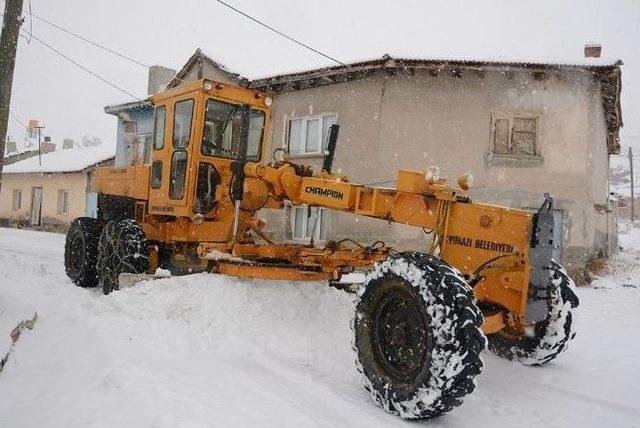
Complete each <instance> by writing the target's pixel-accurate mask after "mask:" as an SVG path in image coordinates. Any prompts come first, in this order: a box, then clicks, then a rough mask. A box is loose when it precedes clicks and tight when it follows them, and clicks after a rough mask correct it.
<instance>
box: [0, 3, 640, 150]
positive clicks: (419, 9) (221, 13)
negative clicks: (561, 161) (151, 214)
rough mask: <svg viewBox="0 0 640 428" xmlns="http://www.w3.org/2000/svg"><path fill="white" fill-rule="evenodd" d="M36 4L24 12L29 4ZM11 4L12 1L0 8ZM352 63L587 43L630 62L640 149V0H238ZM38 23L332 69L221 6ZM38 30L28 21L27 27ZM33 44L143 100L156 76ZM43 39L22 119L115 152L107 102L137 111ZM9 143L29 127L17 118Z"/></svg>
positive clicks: (20, 102) (19, 83)
mask: <svg viewBox="0 0 640 428" xmlns="http://www.w3.org/2000/svg"><path fill="white" fill-rule="evenodd" d="M24 1H25V10H27V5H28V3H29V0H24ZM0 2H3V0H0ZM228 2H229V3H231V4H233V5H235V6H237V7H238V8H240V9H242V10H244V11H245V12H247V13H249V14H251V15H253V16H255V17H257V18H260V19H261V20H263V21H265V22H266V23H268V24H270V25H272V26H274V27H276V28H278V29H280V30H282V31H284V32H285V33H288V34H290V35H292V36H294V37H295V38H297V39H299V40H301V41H304V42H305V43H307V44H309V45H311V46H313V47H315V48H317V49H318V50H321V51H323V52H325V53H327V54H329V55H331V56H333V57H335V58H338V59H339V60H341V61H353V60H360V59H368V58H374V57H380V56H381V55H382V54H384V53H390V54H391V55H393V56H406V57H422V58H442V57H451V58H474V59H496V60H510V59H517V60H532V61H545V60H549V61H568V62H571V61H580V62H583V61H584V59H583V52H582V50H583V46H584V44H585V43H586V42H598V43H601V44H602V45H603V58H607V59H612V60H615V59H622V60H623V61H624V63H625V65H624V67H623V90H622V93H623V116H624V121H625V127H624V129H623V132H622V135H623V141H622V143H623V145H624V144H625V143H628V142H633V143H634V145H635V146H636V147H638V149H639V150H640V50H639V49H638V47H637V43H638V41H639V40H640V0H608V1H604V0H539V1H536V2H521V1H513V0H468V1H414V0H397V1H393V2H391V1H378V0H375V1H374V0H354V1H346V0H324V1H322V2H302V1H299V0H272V1H264V0H263V1H260V0H243V1H240V0H228ZM31 6H32V10H33V12H34V13H36V14H37V15H39V16H42V17H43V18H47V19H49V20H51V21H53V22H55V23H57V24H59V25H61V26H64V27H66V28H68V29H70V30H73V31H74V32H76V33H79V34H82V35H83V36H85V37H87V38H89V39H91V40H94V41H97V42H99V43H101V44H103V45H105V46H108V47H110V48H113V49H115V50H117V51H120V52H122V53H124V54H127V55H129V56H131V57H134V58H136V59H138V60H140V61H142V62H144V63H146V64H162V65H166V66H169V67H172V68H180V67H181V66H182V65H183V64H184V62H185V61H186V60H187V59H188V57H189V56H190V55H191V54H192V53H193V52H194V50H195V49H196V48H198V47H200V48H202V49H203V50H204V51H205V52H206V53H207V54H208V55H210V56H211V57H213V58H214V59H217V60H219V61H220V62H222V63H224V64H226V65H227V66H228V67H229V68H231V69H232V70H234V69H235V71H238V72H240V73H242V74H245V75H247V76H248V77H260V76H266V75H271V74H277V73H279V72H283V71H295V70H301V69H308V68H312V67H317V66H323V65H328V64H329V63H328V61H327V60H326V59H324V58H322V57H320V56H318V55H316V54H314V53H312V52H309V51H307V50H305V49H303V48H301V47H299V46H297V45H294V44H292V43H291V42H289V41H287V40H285V39H283V38H281V37H279V36H277V35H275V34H273V33H270V32H268V31H267V30H265V29H264V28H262V27H259V26H258V25H256V24H255V23H252V22H251V21H248V20H247V19H246V18H244V17H241V16H239V15H236V14H234V13H233V12H231V11H230V10H228V9H226V8H224V7H223V6H221V5H220V4H218V3H217V2H215V1H213V0H181V1H168V0H155V1H154V0H137V1H132V0H111V1H108V2H104V1H88V0H49V1H45V0H31ZM23 28H24V29H25V30H28V29H29V24H28V18H27V22H26V23H25V25H24V27H23ZM33 34H34V35H36V36H37V37H39V38H41V39H43V40H45V41H46V42H47V43H49V44H51V45H52V46H54V47H56V48H57V49H59V50H61V51H62V52H64V53H65V54H67V55H68V56H70V57H72V58H73V59H75V60H77V61H78V62H80V63H82V64H83V65H85V66H86V67H87V68H89V69H91V70H92V71H94V72H96V73H98V74H100V75H102V76H103V77H105V78H107V79H108V80H110V81H113V82H115V83H117V84H118V85H119V86H121V87H123V88H124V89H126V90H127V91H129V92H131V93H134V94H136V95H138V96H140V97H144V96H145V95H146V79H147V71H146V69H144V68H143V67H140V66H138V65H135V64H133V63H130V62H127V61H124V60H122V59H120V58H118V57H116V56H113V55H111V54H108V53H106V52H104V51H102V50H99V49H96V48H94V47H92V46H89V45H87V44H85V43H84V42H82V41H80V40H77V39H75V38H73V37H71V36H69V35H67V34H64V33H62V32H60V31H58V30H55V29H53V28H51V27H49V26H48V25H46V24H44V23H42V22H40V21H38V20H36V19H34V21H33ZM128 100H129V98H128V97H127V96H126V95H124V94H122V93H120V92H118V91H117V90H115V89H113V88H111V87H109V86H107V85H106V84H104V83H103V82H100V81H99V80H97V79H95V78H94V77H92V76H90V75H89V74H87V73H85V72H84V71H82V70H79V69H78V68H76V67H75V66H74V65H72V64H70V63H69V62H67V61H66V60H64V59H62V58H60V57H58V56H56V55H55V54H54V53H52V52H51V51H49V50H47V49H46V48H44V47H42V46H41V45H40V44H39V43H38V42H36V41H35V40H32V41H31V43H27V41H26V40H25V39H24V38H21V39H20V42H19V47H18V58H17V62H16V71H15V80H14V86H13V97H12V103H11V111H12V113H13V114H15V115H16V116H17V117H18V118H20V119H21V120H23V121H25V122H26V121H27V120H28V119H30V118H34V119H39V120H41V121H42V122H44V124H45V126H46V131H45V133H46V134H49V135H51V136H52V137H53V140H54V141H55V142H58V143H60V142H61V141H62V138H65V137H70V138H73V139H75V140H79V139H80V138H81V137H82V135H84V134H88V135H97V136H99V137H101V138H103V139H104V140H105V141H107V142H112V143H113V142H114V140H115V133H116V132H115V129H116V120H115V118H113V117H112V116H108V115H106V114H105V113H104V112H103V106H104V105H107V104H113V103H119V102H123V101H128ZM9 134H10V135H12V136H14V137H16V138H17V139H18V140H20V139H21V138H22V136H23V135H24V129H23V128H21V126H20V125H19V124H18V123H17V121H16V120H15V119H13V118H12V119H10V127H9Z"/></svg>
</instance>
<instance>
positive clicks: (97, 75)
mask: <svg viewBox="0 0 640 428" xmlns="http://www.w3.org/2000/svg"><path fill="white" fill-rule="evenodd" d="M0 15H2V14H0ZM31 37H32V38H33V40H35V41H37V42H38V43H40V44H41V45H43V46H45V47H46V48H48V49H49V50H51V51H53V52H55V53H56V54H58V55H59V56H61V57H62V58H64V59H66V60H67V61H69V62H70V63H72V64H73V65H75V66H76V67H78V68H80V69H81V70H83V71H85V72H86V73H89V74H90V75H92V76H93V77H95V78H96V79H98V80H100V81H102V82H104V83H106V84H107V85H109V86H111V87H112V88H114V89H117V90H118V91H120V92H122V93H123V94H126V95H128V96H130V97H132V98H135V99H136V100H138V101H142V98H139V97H136V96H135V95H133V94H132V93H131V92H129V91H127V90H126V89H122V88H121V87H120V86H118V85H116V84H115V83H112V82H110V81H109V80H107V79H105V78H104V77H102V76H100V75H99V74H97V73H94V72H93V71H91V70H89V69H88V68H87V67H85V66H84V65H82V64H80V63H79V62H77V61H76V60H74V59H72V58H70V57H68V56H67V55H65V54H64V53H62V52H60V51H59V50H58V49H56V48H54V47H53V46H51V45H50V44H48V43H47V42H45V41H44V40H42V39H40V38H38V37H36V36H34V35H33V34H32V35H31Z"/></svg>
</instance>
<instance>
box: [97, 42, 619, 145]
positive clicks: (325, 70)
mask: <svg viewBox="0 0 640 428" xmlns="http://www.w3.org/2000/svg"><path fill="white" fill-rule="evenodd" d="M202 62H206V63H208V64H209V65H211V66H212V67H214V68H217V69H218V70H220V71H221V72H223V73H225V74H227V75H228V76H229V78H230V79H232V80H234V81H236V82H237V83H238V84H239V85H241V86H246V87H249V88H252V89H257V90H260V91H263V92H271V93H281V92H291V91H297V90H304V89H308V88H312V87H317V86H323V85H330V84H334V83H340V82H345V81H349V80H354V79H359V78H362V77H366V76H367V75H370V74H372V73H374V72H376V71H378V70H387V71H388V72H390V73H396V72H399V71H405V72H407V73H410V74H412V73H415V70H418V69H423V70H429V71H430V72H431V73H439V72H441V71H450V72H452V73H458V72H461V71H462V70H470V71H472V72H477V73H482V72H483V71H484V70H488V69H492V68H493V69H503V70H504V69H516V68H517V69H526V70H530V71H531V72H534V73H537V72H540V73H544V72H546V71H554V70H567V69H568V70H571V69H581V70H589V71H591V72H593V73H594V76H595V77H596V78H598V79H599V80H600V84H601V99H602V106H603V110H604V115H605V120H606V127H607V149H608V151H609V153H620V142H619V129H620V128H621V127H622V125H623V122H622V108H621V102H620V92H621V89H622V78H621V70H620V66H621V65H622V61H620V60H610V59H606V58H574V59H565V60H563V59H542V58H540V59H530V60H526V59H517V58H511V59H505V58H499V57H495V58H484V59H481V58H457V59H456V58H454V57H453V56H451V57H449V56H443V57H441V58H411V57H409V56H404V57H396V58H394V57H392V56H391V55H389V54H385V55H383V56H382V57H380V58H374V59H368V60H364V61H356V62H351V63H349V64H344V65H332V66H326V67H321V68H313V69H308V70H303V71H294V72H283V73H281V74H275V75H271V76H266V77H259V78H255V77H253V78H251V71H250V70H246V71H245V72H243V71H242V70H240V73H234V72H232V71H230V70H229V68H227V67H226V66H225V65H223V64H221V63H219V62H217V61H214V60H213V59H212V58H211V57H209V56H208V55H206V54H205V53H204V52H203V51H202V50H201V49H199V48H198V49H197V50H196V51H195V53H194V54H193V55H192V56H191V57H190V58H189V60H188V61H187V62H186V64H185V65H184V66H183V67H182V68H181V69H180V71H178V73H177V74H176V76H175V77H174V78H173V79H172V80H171V81H170V82H169V84H168V85H167V88H172V87H175V86H177V85H179V84H180V83H181V82H182V81H183V79H184V78H185V76H187V75H188V73H189V72H190V71H191V69H192V68H193V67H194V66H196V65H197V64H199V63H202ZM127 105H132V107H134V106H135V105H136V102H133V103H127V104H121V105H116V106H108V107H105V111H106V112H107V113H111V114H117V113H112V111H114V112H115V111H120V110H122V109H124V108H121V107H123V106H127ZM125 108H126V107H125ZM108 109H109V110H110V111H107V110H108ZM119 109H120V110H119Z"/></svg>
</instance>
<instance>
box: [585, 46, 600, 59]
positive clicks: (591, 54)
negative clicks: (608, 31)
mask: <svg viewBox="0 0 640 428" xmlns="http://www.w3.org/2000/svg"><path fill="white" fill-rule="evenodd" d="M601 54H602V45H600V44H598V43H587V44H586V45H584V57H585V58H600V55H601Z"/></svg>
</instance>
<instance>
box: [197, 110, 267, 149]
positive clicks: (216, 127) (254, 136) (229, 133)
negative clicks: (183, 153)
mask: <svg viewBox="0 0 640 428" xmlns="http://www.w3.org/2000/svg"><path fill="white" fill-rule="evenodd" d="M264 122H265V114H264V112H263V111H260V110H254V109H252V110H251V118H250V122H249V141H248V150H247V159H248V160H251V161H258V160H260V152H261V148H262V138H263V134H264ZM241 127H242V105H241V104H229V103H225V102H222V101H218V100H214V99H209V100H208V101H207V106H206V111H205V118H204V130H203V132H202V145H201V148H200V152H201V153H202V154H203V155H206V156H215V157H222V158H227V159H237V158H238V157H239V153H238V151H239V147H240V128H241Z"/></svg>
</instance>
